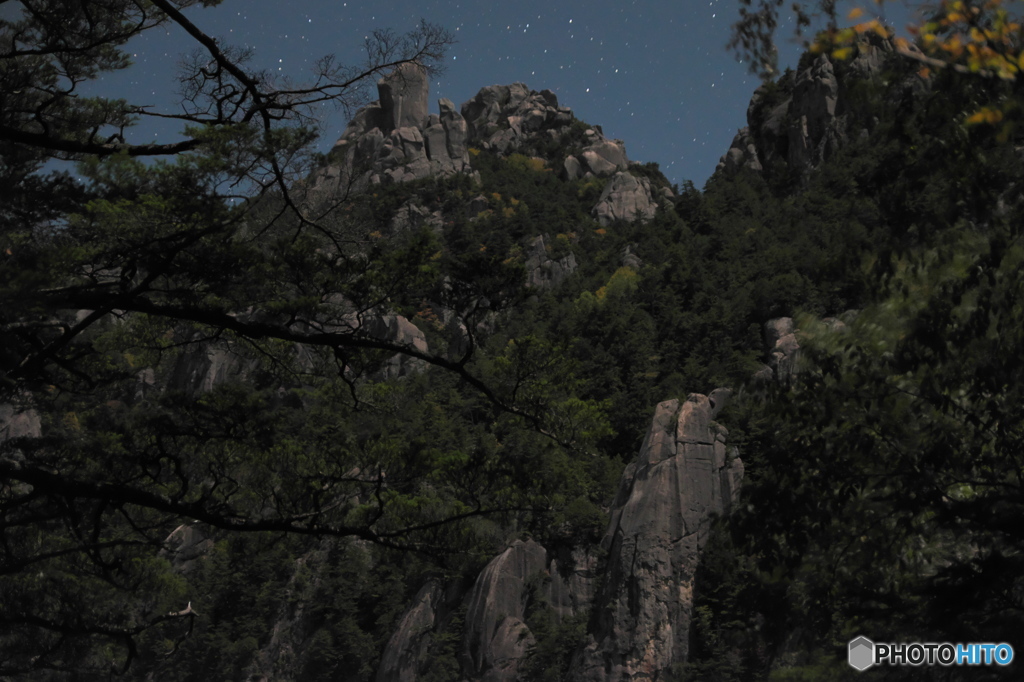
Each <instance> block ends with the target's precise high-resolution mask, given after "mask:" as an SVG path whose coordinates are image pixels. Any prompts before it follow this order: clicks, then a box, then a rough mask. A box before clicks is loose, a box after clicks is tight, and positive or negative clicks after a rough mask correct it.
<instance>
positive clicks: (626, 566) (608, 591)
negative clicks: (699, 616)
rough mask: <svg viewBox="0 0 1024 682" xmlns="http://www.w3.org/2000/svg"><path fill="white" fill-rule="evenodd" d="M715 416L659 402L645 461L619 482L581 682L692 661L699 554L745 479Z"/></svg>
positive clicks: (692, 404) (691, 400)
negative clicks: (716, 519) (595, 619)
mask: <svg viewBox="0 0 1024 682" xmlns="http://www.w3.org/2000/svg"><path fill="white" fill-rule="evenodd" d="M712 412H713V409H712V407H711V404H710V402H709V400H708V398H707V397H706V396H703V395H699V394H691V395H690V396H689V397H688V398H687V399H686V400H685V401H683V402H682V403H680V401H678V400H669V401H666V402H663V403H661V404H659V405H658V407H657V410H656V411H655V415H654V419H653V422H652V424H651V428H650V431H648V433H647V437H646V438H645V439H644V444H643V446H642V448H641V450H640V454H639V456H638V457H637V459H636V461H635V462H633V463H632V464H630V465H629V466H628V467H627V468H626V471H625V472H624V473H623V475H622V482H621V484H620V488H619V493H618V495H617V497H616V499H615V502H614V504H613V509H612V518H611V523H610V524H609V527H608V532H607V533H606V535H605V538H604V540H603V542H602V546H603V547H605V548H607V550H608V566H607V569H606V577H605V580H604V588H603V590H602V592H601V594H600V595H599V596H598V598H597V601H596V604H595V611H596V612H597V613H598V614H599V617H598V622H597V625H596V631H594V632H593V633H592V639H591V642H590V644H589V645H588V646H587V648H586V650H585V651H584V652H583V654H582V656H581V659H580V663H579V666H578V670H577V672H578V678H579V679H581V680H587V681H592V682H612V681H615V682H621V681H625V680H640V679H645V680H656V679H658V678H659V676H660V675H661V674H662V672H663V671H665V670H666V669H667V668H669V667H670V666H672V665H673V664H676V663H682V662H684V661H685V660H686V656H687V652H688V649H689V632H690V618H691V609H692V606H693V588H694V576H695V574H696V569H697V563H698V561H699V558H700V551H701V549H702V548H703V546H704V543H705V541H706V540H707V537H708V533H709V532H710V530H711V520H712V518H713V517H714V516H716V515H720V514H725V513H727V512H728V511H729V509H730V507H731V505H732V504H733V503H734V502H735V500H736V497H737V494H738V492H739V486H740V481H741V479H742V477H743V464H742V462H741V461H740V460H739V459H738V458H736V457H735V456H734V455H733V456H731V455H730V454H729V453H728V452H727V448H726V443H725V438H726V434H727V432H726V430H725V428H723V427H722V426H720V425H718V424H717V423H715V422H714V421H712Z"/></svg>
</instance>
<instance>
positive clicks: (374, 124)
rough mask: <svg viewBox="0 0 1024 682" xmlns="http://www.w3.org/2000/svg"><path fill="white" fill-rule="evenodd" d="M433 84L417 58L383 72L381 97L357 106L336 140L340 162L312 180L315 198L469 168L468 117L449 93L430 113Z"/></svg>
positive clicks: (380, 86)
mask: <svg viewBox="0 0 1024 682" xmlns="http://www.w3.org/2000/svg"><path fill="white" fill-rule="evenodd" d="M429 85H430V83H429V80H428V79H427V72H426V69H424V68H423V67H422V66H420V65H419V64H415V63H409V64H404V65H402V66H401V67H400V68H398V69H396V70H395V71H394V72H393V73H391V74H389V75H387V76H385V77H384V78H382V79H381V80H380V81H379V82H378V84H377V92H378V95H379V99H378V100H377V101H376V102H372V103H370V104H369V105H367V106H365V107H363V108H362V109H360V110H359V111H358V112H356V115H355V116H354V117H353V119H352V122H351V123H349V125H348V127H347V128H346V129H345V132H344V133H342V135H341V138H340V139H339V140H338V142H337V143H336V144H335V146H334V150H333V151H332V153H331V155H332V158H333V159H334V160H335V162H334V163H333V164H332V165H330V166H327V167H325V168H323V169H321V170H320V171H318V172H317V173H316V174H314V176H313V177H312V178H311V180H310V181H309V185H310V188H311V192H310V195H311V197H310V200H311V201H317V200H318V199H321V198H337V197H339V196H345V195H346V194H347V193H348V192H350V191H353V190H355V191H360V190H363V189H365V188H366V187H368V186H370V185H376V184H380V183H389V182H409V181H411V180H417V179H421V178H426V177H428V176H432V175H436V176H444V175H450V174H452V173H459V172H463V171H468V170H469V148H468V146H467V144H466V142H467V130H468V129H467V126H466V122H465V120H463V118H462V116H461V115H460V114H459V113H458V112H457V111H456V110H455V105H454V104H453V103H452V102H451V101H450V100H447V99H441V100H438V108H439V112H440V113H439V114H430V113H428V106H427V99H428V96H429Z"/></svg>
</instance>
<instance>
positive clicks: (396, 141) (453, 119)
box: [311, 63, 673, 225]
mask: <svg viewBox="0 0 1024 682" xmlns="http://www.w3.org/2000/svg"><path fill="white" fill-rule="evenodd" d="M429 89H430V83H429V80H428V78H427V74H426V70H425V69H424V68H423V67H422V66H420V65H419V64H416V63H408V64H404V65H402V66H401V67H399V68H398V69H396V70H395V71H394V72H392V73H390V74H388V75H387V76H385V77H384V78H382V79H381V80H380V82H379V83H378V84H377V90H378V95H379V97H378V99H377V100H376V101H374V102H371V103H370V104H368V105H367V106H365V107H363V108H362V109H360V110H359V111H358V112H356V114H355V116H354V117H353V118H352V121H351V123H349V125H348V127H347V128H345V131H344V132H343V133H342V135H341V138H340V139H339V140H338V142H337V143H336V144H335V146H334V150H333V151H332V153H331V157H332V159H333V163H332V164H331V165H329V166H327V167H325V168H323V169H321V170H320V171H318V172H317V173H316V174H315V175H314V176H313V178H312V180H311V188H312V190H313V193H314V196H320V197H327V198H330V197H338V196H344V195H345V194H346V193H347V192H349V191H363V190H365V189H366V188H368V187H370V186H373V185H378V184H390V183H401V182H410V181H413V180H420V179H423V178H427V177H438V176H441V177H443V176H447V175H451V174H453V173H471V172H472V167H471V164H470V148H474V149H477V150H481V151H489V152H492V153H495V154H498V155H501V156H504V155H508V154H512V153H524V152H525V153H530V152H531V151H533V150H535V149H538V148H544V149H550V148H551V147H552V145H555V146H557V145H566V146H572V147H573V152H574V154H569V155H567V156H565V157H560V158H558V159H544V162H545V163H547V164H549V166H551V167H555V168H557V169H558V170H559V173H560V175H561V176H562V177H563V178H564V179H565V180H567V181H574V180H587V179H591V178H600V179H607V182H606V184H605V187H604V192H603V193H602V195H601V197H600V199H599V200H598V202H597V204H596V205H595V206H594V207H593V210H592V214H593V216H594V218H595V220H597V221H598V222H599V223H600V224H601V225H607V224H609V223H611V222H612V221H614V220H620V219H621V220H644V221H646V220H649V219H651V218H652V217H654V214H655V212H656V210H657V206H658V203H659V200H660V201H671V200H672V198H673V197H672V195H671V192H668V194H665V192H663V191H659V192H657V193H656V192H655V191H654V190H653V189H652V187H651V184H650V181H649V180H648V179H647V178H645V177H641V176H639V175H636V174H634V173H631V172H630V166H631V162H630V160H629V158H628V157H627V156H626V145H625V143H624V142H623V141H622V140H614V139H609V138H607V137H605V135H604V132H603V131H602V130H601V127H600V126H586V125H584V124H582V123H581V122H580V121H577V120H576V118H575V117H574V116H573V113H572V109H570V108H569V107H566V106H562V105H560V104H559V102H558V97H557V95H556V94H555V93H554V92H552V91H551V90H541V91H539V92H538V91H536V90H531V89H530V88H529V87H527V86H526V84H524V83H512V84H511V85H489V86H487V87H484V88H481V89H480V91H479V92H477V94H476V95H474V96H473V97H472V98H471V99H469V100H468V101H466V102H464V103H463V104H462V106H461V107H459V108H458V109H456V107H455V105H454V104H453V103H452V102H451V100H448V99H443V98H442V99H440V100H438V113H436V114H434V113H430V112H429V108H428V104H427V102H428V99H429Z"/></svg>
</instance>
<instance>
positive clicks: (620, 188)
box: [592, 172, 658, 225]
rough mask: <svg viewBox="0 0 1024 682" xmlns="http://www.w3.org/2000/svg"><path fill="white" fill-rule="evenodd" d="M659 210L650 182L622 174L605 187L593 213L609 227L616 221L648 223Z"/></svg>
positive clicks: (600, 221)
mask: <svg viewBox="0 0 1024 682" xmlns="http://www.w3.org/2000/svg"><path fill="white" fill-rule="evenodd" d="M657 210H658V203H657V201H655V199H654V196H653V195H652V194H651V183H650V181H649V180H648V179H647V178H638V177H636V176H635V175H633V174H632V173H628V172H620V173H616V174H615V175H614V176H612V178H611V180H609V181H608V184H607V185H605V187H604V191H603V192H602V193H601V198H600V199H598V201H597V204H596V205H595V206H594V208H593V210H592V213H593V216H594V218H595V219H596V220H597V222H599V223H600V224H601V225H609V224H611V223H612V222H614V221H616V220H627V221H634V220H640V221H644V222H646V221H648V220H650V219H651V218H653V217H654V214H655V213H656V212H657Z"/></svg>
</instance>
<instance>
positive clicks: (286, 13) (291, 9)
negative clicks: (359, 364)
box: [5, 0, 797, 187]
mask: <svg viewBox="0 0 1024 682" xmlns="http://www.w3.org/2000/svg"><path fill="white" fill-rule="evenodd" d="M8 8H10V5H8ZM5 14H6V12H5ZM188 16H189V17H190V18H191V20H192V21H194V22H195V23H196V24H197V25H198V26H199V27H200V28H201V29H203V30H204V31H205V32H206V33H207V34H209V35H211V36H214V37H216V38H218V39H219V40H220V41H221V42H222V44H233V45H238V46H248V47H250V48H252V49H253V50H254V65H256V66H258V67H259V68H263V69H270V70H274V71H280V73H281V74H282V75H288V76H290V77H291V78H293V79H294V80H300V79H302V78H303V77H304V76H305V75H306V74H308V73H309V71H310V69H311V66H312V64H313V62H314V61H315V60H316V58H318V57H320V56H322V55H324V54H328V53H333V54H335V55H337V57H338V58H339V59H341V60H343V61H346V62H356V61H358V60H359V57H360V54H361V50H362V46H363V42H364V39H365V37H366V36H367V35H368V34H369V33H370V31H372V30H373V29H376V28H390V29H393V30H394V31H396V32H405V31H408V30H410V29H412V28H414V27H415V26H416V25H417V24H418V23H419V21H420V19H425V20H427V21H429V22H432V23H435V24H439V25H441V26H442V27H444V28H446V29H448V30H449V31H451V32H452V33H453V35H454V36H455V38H456V40H457V41H458V42H457V44H455V45H454V46H453V47H452V48H451V50H450V51H449V53H448V55H447V58H446V60H445V66H446V71H445V73H444V74H442V75H441V76H439V77H438V78H436V79H435V81H434V82H433V84H432V86H431V95H430V98H431V111H433V112H436V111H437V104H436V100H437V98H439V97H447V98H449V99H451V100H452V101H453V102H455V104H456V106H458V105H461V104H462V102H464V101H466V100H467V99H469V98H470V97H472V96H473V95H474V94H475V93H476V92H477V91H478V90H479V89H480V88H481V87H484V86H486V85H492V84H498V83H500V84H509V83H513V82H516V81H521V82H523V83H526V85H527V86H529V87H530V88H532V89H534V90H543V89H545V88H549V89H551V90H553V91H554V92H555V93H557V95H558V99H559V103H560V104H563V105H566V106H569V107H572V109H573V112H574V113H575V115H576V117H577V118H579V119H582V120H584V121H587V122H588V123H591V124H598V125H600V126H601V127H602V128H603V130H604V132H605V134H606V135H607V136H608V137H612V138H619V139H622V140H624V141H625V143H626V151H627V154H628V155H629V158H630V159H631V160H633V161H641V162H648V161H656V162H657V163H658V164H659V165H660V166H661V169H662V171H663V172H664V173H665V174H666V176H668V178H669V179H670V180H671V181H672V182H676V183H679V182H682V181H683V180H692V181H693V182H694V184H696V185H697V186H698V187H702V186H703V185H704V182H705V181H706V180H707V178H708V177H709V176H710V175H711V173H712V172H713V171H714V169H715V165H716V164H717V162H718V160H719V157H721V155H722V154H724V153H725V152H726V150H727V149H728V147H729V143H730V142H731V140H732V138H733V135H735V133H736V131H737V129H738V128H740V127H742V126H744V125H745V124H746V121H745V115H746V108H747V103H748V101H749V99H750V95H751V93H752V92H753V90H754V89H755V88H756V87H757V85H758V79H757V78H756V77H755V76H752V75H750V74H749V73H748V71H747V67H746V65H745V64H741V63H738V62H737V60H736V58H735V56H734V55H733V54H731V53H730V52H729V51H728V50H727V49H726V47H725V45H726V43H727V42H728V40H729V30H730V26H731V24H732V23H733V22H734V21H735V20H736V18H737V16H738V1H737V0H696V1H690V0H673V1H665V0H633V2H627V1H624V0H616V1H614V2H612V1H611V0H588V1H587V2H576V1H572V0H516V1H515V2H507V3H500V4H499V3H482V2H480V3H469V2H456V1H452V0H432V1H431V0H426V1H425V0H417V1H412V0H397V1H396V0H392V1H390V2H367V1H365V0H348V1H342V0H291V2H282V1H281V0H244V1H242V0H226V1H225V2H224V3H223V4H222V5H221V6H219V7H215V8H211V9H202V8H193V9H192V10H190V11H189V12H188ZM789 33H791V31H790V32H789ZM786 35H787V37H788V35H789V34H786ZM195 47H197V45H196V44H195V43H193V42H192V41H191V39H189V38H188V37H187V36H186V35H185V34H184V32H183V31H181V30H180V29H177V28H176V27H170V28H169V29H168V30H166V31H164V30H159V31H150V32H149V34H147V35H146V36H143V37H141V38H138V39H136V40H135V41H133V42H131V43H129V44H128V46H127V49H128V51H129V52H130V53H131V54H132V55H133V59H134V61H135V66H133V67H132V68H131V69H129V70H127V71H125V72H119V73H117V74H113V75H107V76H106V77H105V78H104V80H103V81H102V82H100V83H96V84H95V88H96V90H95V91H96V92H98V93H102V94H104V95H113V96H118V97H125V98H126V99H128V100H129V101H131V102H133V103H136V104H151V105H155V107H156V108H159V109H162V110H165V111H173V110H175V109H176V108H177V107H179V106H180V105H179V104H178V98H177V91H178V86H177V83H176V81H175V78H174V76H175V73H176V65H177V62H178V60H179V58H180V56H181V55H182V53H183V52H188V51H192V50H194V49H195ZM781 48H782V49H781V53H782V55H783V56H782V59H781V60H780V61H781V64H782V65H783V66H785V65H787V64H789V65H793V64H794V63H795V58H796V55H797V51H796V49H795V47H794V46H793V45H789V46H787V45H782V46H781ZM371 92H372V93H373V96H374V97H375V96H376V93H375V90H371ZM324 116H325V119H324V120H325V126H324V133H323V140H322V141H321V148H322V150H324V151H326V150H327V149H329V148H330V146H331V145H332V144H333V142H334V140H335V139H337V138H338V137H339V136H340V134H341V132H342V130H343V129H344V127H345V124H346V123H347V121H346V120H345V118H346V117H345V115H344V114H343V113H341V112H337V111H335V110H334V109H333V108H327V109H325V111H324ZM178 127H179V126H177V125H175V124H173V123H163V124H161V125H157V126H154V125H148V126H147V127H145V128H138V129H137V130H135V132H134V135H133V136H132V137H130V138H129V141H135V142H143V141H151V140H152V139H153V138H158V139H162V141H172V140H173V139H174V137H175V134H176V132H177V130H178Z"/></svg>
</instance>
